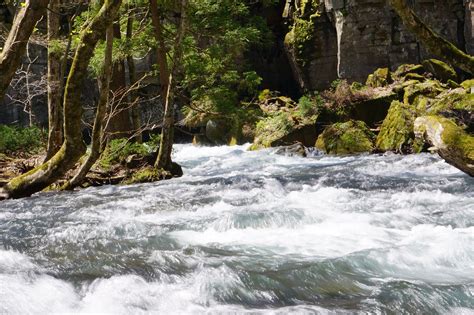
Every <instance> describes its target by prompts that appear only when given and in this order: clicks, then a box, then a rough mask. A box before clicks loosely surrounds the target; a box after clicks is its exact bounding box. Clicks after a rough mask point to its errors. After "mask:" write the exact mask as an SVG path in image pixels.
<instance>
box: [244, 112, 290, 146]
mask: <svg viewBox="0 0 474 315" xmlns="http://www.w3.org/2000/svg"><path fill="white" fill-rule="evenodd" d="M294 128H295V122H294V121H293V120H292V118H291V115H290V113H288V112H285V111H281V112H278V113H277V114H275V115H272V116H269V117H267V118H265V119H263V120H261V121H259V122H258V123H257V128H256V136H255V141H254V143H253V145H252V147H251V148H250V150H256V149H260V148H268V147H272V146H274V144H275V142H277V141H278V140H279V139H281V138H283V137H284V136H286V135H287V134H289V133H290V132H291V131H293V130H294Z"/></svg>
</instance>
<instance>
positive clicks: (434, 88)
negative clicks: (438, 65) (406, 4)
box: [403, 80, 446, 106]
mask: <svg viewBox="0 0 474 315" xmlns="http://www.w3.org/2000/svg"><path fill="white" fill-rule="evenodd" d="M445 91H446V88H445V87H444V86H443V85H442V84H441V83H440V82H439V81H436V80H427V81H425V82H419V83H415V84H411V85H408V86H406V87H405V88H404V95H403V102H404V103H405V104H413V105H415V106H416V105H417V104H416V103H417V101H418V98H419V97H420V96H422V97H427V98H435V97H436V96H438V95H439V94H440V93H443V92H445Z"/></svg>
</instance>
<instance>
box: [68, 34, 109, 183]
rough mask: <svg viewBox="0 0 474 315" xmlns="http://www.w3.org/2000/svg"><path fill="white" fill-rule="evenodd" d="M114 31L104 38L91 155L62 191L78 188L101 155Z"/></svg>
mask: <svg viewBox="0 0 474 315" xmlns="http://www.w3.org/2000/svg"><path fill="white" fill-rule="evenodd" d="M113 40H114V30H113V27H111V26H109V28H108V29H107V36H106V45H105V56H104V65H103V67H102V73H101V75H100V77H99V80H98V81H99V82H98V83H99V91H100V93H99V102H98V103H97V110H96V114H95V119H94V127H93V129H92V143H91V153H90V155H89V156H88V157H87V159H86V161H85V162H84V164H82V165H81V167H80V169H79V171H78V172H77V173H76V175H75V176H74V177H73V178H72V179H71V180H70V181H69V182H68V183H66V185H64V187H63V188H62V189H65V190H72V189H74V188H75V187H77V186H79V185H80V184H81V183H82V182H83V180H84V178H85V177H86V175H87V173H88V172H89V170H90V169H91V167H92V166H93V165H94V163H95V162H96V161H97V160H98V159H99V157H100V154H101V153H102V152H101V151H102V146H101V143H102V140H103V134H104V129H103V127H104V120H105V115H106V112H107V103H108V100H109V92H110V78H111V77H112V51H113V44H114V41H113Z"/></svg>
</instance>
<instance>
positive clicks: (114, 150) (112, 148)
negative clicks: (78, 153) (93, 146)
mask: <svg viewBox="0 0 474 315" xmlns="http://www.w3.org/2000/svg"><path fill="white" fill-rule="evenodd" d="M148 153H149V149H148V148H147V146H145V145H144V144H141V143H135V142H130V141H129V140H128V139H126V138H121V139H115V140H112V141H110V142H109V144H108V145H107V147H106V149H105V150H104V152H103V153H102V156H101V160H100V164H101V165H102V166H103V167H109V166H110V165H113V164H117V163H123V162H125V160H126V159H127V157H128V156H130V155H132V154H138V155H141V156H144V155H147V154H148Z"/></svg>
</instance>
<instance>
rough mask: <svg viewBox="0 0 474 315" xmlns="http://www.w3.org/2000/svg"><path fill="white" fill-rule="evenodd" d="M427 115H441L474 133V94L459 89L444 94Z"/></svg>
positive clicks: (433, 104)
mask: <svg viewBox="0 0 474 315" xmlns="http://www.w3.org/2000/svg"><path fill="white" fill-rule="evenodd" d="M427 115H440V116H444V117H447V118H451V119H453V120H454V121H455V122H456V123H457V124H458V125H460V126H462V127H463V128H466V130H468V131H469V132H473V131H474V94H470V93H466V90H464V89H463V88H458V89H454V90H451V91H449V92H447V93H444V94H442V95H440V96H438V98H437V99H436V101H435V102H433V103H432V104H431V105H430V107H429V108H428V110H427Z"/></svg>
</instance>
